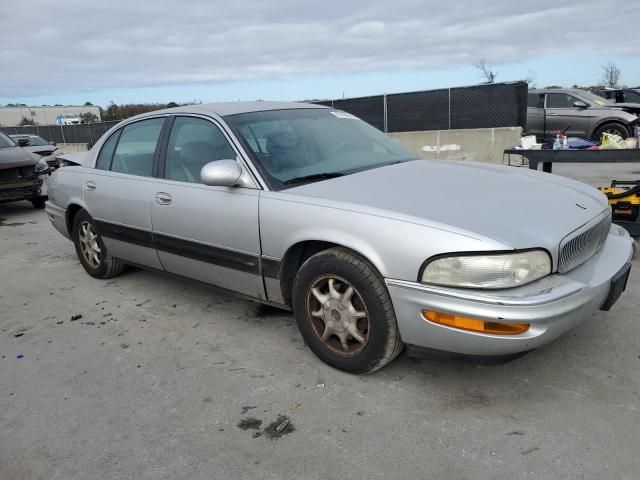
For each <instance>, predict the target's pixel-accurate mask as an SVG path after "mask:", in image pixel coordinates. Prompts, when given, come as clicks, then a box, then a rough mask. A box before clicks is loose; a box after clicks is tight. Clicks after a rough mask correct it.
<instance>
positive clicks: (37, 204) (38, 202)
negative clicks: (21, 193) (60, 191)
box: [29, 197, 47, 209]
mask: <svg viewBox="0 0 640 480" xmlns="http://www.w3.org/2000/svg"><path fill="white" fill-rule="evenodd" d="M29 201H30V202H31V205H33V208H37V209H41V208H44V204H45V202H46V201H47V197H36V198H32V199H31V200H29Z"/></svg>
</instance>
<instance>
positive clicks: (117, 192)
mask: <svg viewBox="0 0 640 480" xmlns="http://www.w3.org/2000/svg"><path fill="white" fill-rule="evenodd" d="M165 120H166V117H156V118H149V119H145V120H139V121H136V122H133V123H129V124H127V125H125V126H124V127H123V128H121V129H119V130H117V131H115V132H113V133H112V134H111V135H110V136H109V138H108V139H107V140H106V141H105V143H104V144H103V145H102V148H101V150H100V153H99V154H98V159H97V162H96V168H94V169H89V170H88V171H87V173H86V175H85V179H84V196H85V205H86V207H87V210H88V211H89V214H90V215H91V216H92V217H93V218H94V219H95V221H96V225H97V228H98V230H99V232H100V234H101V235H102V237H103V241H104V243H105V245H106V247H107V249H108V250H109V252H110V253H111V254H112V255H114V256H116V257H119V258H122V259H124V260H127V261H129V262H132V263H137V264H140V265H144V266H147V267H152V268H159V269H161V268H162V265H161V264H160V261H159V259H158V255H157V253H156V250H155V248H154V246H153V242H152V232H151V212H150V206H149V197H150V195H151V192H152V189H153V178H152V175H153V171H154V160H155V159H156V157H157V155H158V154H159V145H160V143H161V142H160V138H161V135H162V132H163V127H164V123H165Z"/></svg>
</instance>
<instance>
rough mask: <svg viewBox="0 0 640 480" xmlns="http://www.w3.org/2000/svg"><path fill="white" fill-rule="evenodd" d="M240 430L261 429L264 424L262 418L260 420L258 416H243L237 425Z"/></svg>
mask: <svg viewBox="0 0 640 480" xmlns="http://www.w3.org/2000/svg"><path fill="white" fill-rule="evenodd" d="M236 426H237V427H238V428H239V429H240V430H259V429H260V427H261V426H262V420H258V419H257V418H252V417H249V418H243V419H242V420H240V421H239V422H238V425H236Z"/></svg>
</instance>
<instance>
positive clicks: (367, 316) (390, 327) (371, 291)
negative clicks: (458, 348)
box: [293, 247, 404, 373]
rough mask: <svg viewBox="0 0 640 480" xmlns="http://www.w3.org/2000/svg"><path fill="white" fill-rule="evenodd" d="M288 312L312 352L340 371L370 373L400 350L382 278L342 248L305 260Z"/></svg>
mask: <svg viewBox="0 0 640 480" xmlns="http://www.w3.org/2000/svg"><path fill="white" fill-rule="evenodd" d="M349 287H351V288H352V290H351V292H349V291H348V290H349ZM320 299H323V300H324V302H321V301H320ZM316 309H319V310H316ZM293 310H294V313H295V317H296V322H297V324H298V328H299V329H300V333H301V334H302V337H303V338H304V339H305V341H306V342H307V344H308V345H309V347H310V348H311V350H312V351H313V353H314V354H315V355H316V356H317V357H318V358H320V360H322V361H323V362H325V363H327V364H328V365H330V366H332V367H334V368H337V369H339V370H344V371H346V372H350V373H371V372H375V371H376V370H379V369H380V368H382V367H384V366H385V365H387V364H388V363H389V362H391V361H392V360H393V359H394V358H396V357H397V356H398V354H399V353H400V352H401V351H402V348H403V347H404V344H403V343H402V341H401V340H400V334H399V332H398V325H397V322H396V316H395V313H394V311H393V305H392V303H391V298H390V297H389V293H388V292H387V288H386V286H385V284H384V281H383V279H382V277H381V276H380V274H379V273H378V272H377V271H376V270H375V268H374V267H373V266H372V265H371V264H370V263H369V262H368V261H366V260H365V259H364V258H362V257H360V256H359V255H357V254H355V253H354V252H352V251H350V250H348V249H346V248H342V247H337V248H331V249H329V250H324V251H322V252H319V253H317V254H316V255H314V256H312V257H310V258H309V259H308V260H307V261H306V262H304V264H303V265H302V267H300V270H299V271H298V273H297V275H296V278H295V281H294V284H293ZM363 315H364V316H363ZM356 317H357V318H356ZM351 332H353V334H352V333H351ZM325 336H326V338H325ZM341 337H342V338H341ZM345 337H346V339H345ZM356 337H360V339H359V340H358V339H357V338H356ZM323 338H324V339H323ZM343 340H344V343H343ZM345 347H346V348H345Z"/></svg>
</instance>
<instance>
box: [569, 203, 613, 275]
mask: <svg viewBox="0 0 640 480" xmlns="http://www.w3.org/2000/svg"><path fill="white" fill-rule="evenodd" d="M610 228H611V214H607V215H606V216H605V217H604V218H603V219H602V220H600V221H599V222H598V223H596V224H595V225H593V226H592V227H590V228H588V229H587V230H585V231H582V232H580V233H578V234H576V235H575V236H573V237H569V238H566V239H565V240H563V241H562V243H561V244H560V257H559V258H558V272H559V273H565V272H568V271H569V270H573V269H574V268H576V267H577V266H579V265H582V264H583V263H584V262H586V261H587V260H589V259H590V258H591V257H592V256H593V255H594V254H595V253H596V252H597V251H598V250H600V248H601V247H602V245H603V244H604V242H605V240H606V239H607V235H609V230H610Z"/></svg>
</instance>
